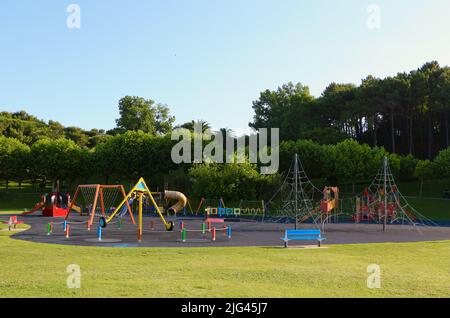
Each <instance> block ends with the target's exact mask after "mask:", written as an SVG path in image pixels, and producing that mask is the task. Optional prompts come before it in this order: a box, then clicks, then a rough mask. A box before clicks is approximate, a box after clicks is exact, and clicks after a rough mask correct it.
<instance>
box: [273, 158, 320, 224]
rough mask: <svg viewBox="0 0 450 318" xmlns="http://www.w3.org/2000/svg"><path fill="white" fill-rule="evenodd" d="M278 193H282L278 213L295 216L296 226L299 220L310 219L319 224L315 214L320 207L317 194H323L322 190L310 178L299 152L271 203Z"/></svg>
mask: <svg viewBox="0 0 450 318" xmlns="http://www.w3.org/2000/svg"><path fill="white" fill-rule="evenodd" d="M278 194H281V206H280V208H279V209H278V214H279V215H280V216H285V217H293V218H295V228H297V224H298V223H299V222H300V223H301V222H305V221H307V220H308V219H311V220H312V221H313V222H314V223H315V224H316V225H317V222H316V221H317V216H315V215H314V214H315V212H317V211H318V210H319V209H320V207H319V206H318V203H317V202H318V200H317V197H316V195H317V194H319V195H321V194H322V191H320V190H319V189H318V188H316V187H315V186H314V184H313V183H312V182H311V180H309V178H308V175H307V174H306V172H305V170H304V168H303V165H302V163H301V161H300V159H299V158H298V155H297V154H295V156H294V159H293V161H292V163H291V167H290V168H289V171H288V173H287V175H286V178H285V180H284V181H283V184H282V185H281V187H280V188H279V190H278V191H277V192H276V193H275V194H274V195H273V197H272V198H271V199H270V200H269V203H270V202H271V201H272V200H273V199H274V198H275V197H276V196H278Z"/></svg>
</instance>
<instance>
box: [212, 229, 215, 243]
mask: <svg viewBox="0 0 450 318" xmlns="http://www.w3.org/2000/svg"><path fill="white" fill-rule="evenodd" d="M212 240H213V241H215V240H216V227H215V226H214V227H213V228H212Z"/></svg>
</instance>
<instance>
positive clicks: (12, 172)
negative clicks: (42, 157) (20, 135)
mask: <svg viewBox="0 0 450 318" xmlns="http://www.w3.org/2000/svg"><path fill="white" fill-rule="evenodd" d="M29 152H30V148H29V147H28V146H27V145H25V144H23V143H21V142H20V141H19V140H17V139H15V138H7V137H5V136H0V176H1V178H3V179H4V180H6V189H8V185H9V181H10V180H14V179H15V180H18V181H19V183H20V181H21V180H22V179H23V178H25V177H26V175H27V169H28V167H27V165H28V159H29Z"/></svg>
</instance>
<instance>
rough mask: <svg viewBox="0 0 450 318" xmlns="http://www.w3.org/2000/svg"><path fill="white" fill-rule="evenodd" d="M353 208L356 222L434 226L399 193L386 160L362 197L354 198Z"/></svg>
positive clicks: (385, 159)
mask: <svg viewBox="0 0 450 318" xmlns="http://www.w3.org/2000/svg"><path fill="white" fill-rule="evenodd" d="M355 206H356V213H355V217H354V218H355V221H356V222H361V221H373V222H378V223H386V224H394V223H396V224H410V225H414V226H415V225H429V226H433V225H436V224H435V223H434V222H433V221H432V220H430V219H429V218H427V217H425V216H424V215H422V214H420V213H419V212H418V211H417V210H416V209H414V208H413V207H412V206H411V205H410V204H409V203H408V200H406V198H405V197H404V196H403V194H402V193H401V192H400V191H399V189H398V186H397V184H396V182H395V180H394V176H393V174H392V171H391V168H390V165H389V161H388V159H387V158H384V161H383V164H382V166H381V167H380V169H379V170H378V173H377V175H376V176H375V178H374V179H373V181H372V183H371V184H370V185H369V187H367V188H366V189H365V190H364V193H363V195H362V196H360V197H357V198H356V202H355Z"/></svg>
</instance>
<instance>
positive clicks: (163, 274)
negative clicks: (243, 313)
mask: <svg viewBox="0 0 450 318" xmlns="http://www.w3.org/2000/svg"><path fill="white" fill-rule="evenodd" d="M226 203H227V202H226V201H225V200H224V199H223V198H219V199H206V198H201V199H200V201H199V202H198V203H195V204H194V203H191V202H190V201H189V199H188V198H187V196H186V195H184V194H183V193H181V192H179V191H175V190H167V189H166V190H164V191H161V192H153V191H152V190H151V189H150V188H149V187H148V186H147V184H146V182H145V180H144V179H143V178H140V179H139V180H138V181H137V183H136V184H135V185H134V186H133V187H131V189H130V190H129V191H128V192H126V191H125V189H124V187H123V186H122V185H102V184H87V185H78V187H77V188H76V190H75V192H74V194H73V196H71V194H69V193H63V192H61V191H60V190H59V188H58V186H57V187H56V188H55V189H54V190H53V191H52V192H51V193H47V194H45V195H42V196H41V200H40V202H38V203H36V205H35V207H34V208H33V209H31V210H28V211H24V212H22V213H19V214H18V213H15V214H7V213H3V214H2V215H1V216H0V219H1V224H0V244H1V246H2V249H1V251H0V257H2V259H3V260H5V266H3V267H2V268H1V269H0V274H1V277H5V278H4V279H3V278H2V282H1V283H0V286H1V287H2V288H1V291H2V293H4V296H8V297H9V296H14V295H20V296H21V297H27V296H31V297H32V296H41V297H42V296H47V297H55V296H56V297H61V296H63V297H66V296H69V297H70V296H79V297H96V296H101V297H106V296H120V297H122V296H123V297H133V296H134V297H173V296H178V297H259V296H261V297H317V296H321V297H326V296H334V297H336V296H337V297H383V296H389V297H399V296H401V297H433V296H443V295H448V286H447V284H446V282H447V281H448V280H449V277H448V275H449V274H448V271H446V270H445V266H444V264H446V262H447V257H446V255H448V249H449V242H450V227H445V226H439V225H438V224H436V223H434V222H433V221H432V220H430V219H428V218H427V217H425V216H423V215H422V214H420V213H419V212H418V211H417V210H415V209H414V207H413V206H411V205H410V204H409V203H408V202H407V200H406V198H405V197H403V196H402V194H401V192H400V189H399V188H398V186H397V184H396V183H395V180H394V179H393V177H392V174H391V173H390V171H389V165H388V162H387V160H385V161H384V163H383V165H382V166H381V167H380V171H379V173H378V175H377V176H376V177H375V179H374V181H373V182H372V183H371V184H370V185H368V186H367V187H366V189H365V190H364V191H363V193H361V194H359V195H357V196H356V197H352V198H348V197H347V198H345V197H343V196H342V195H341V193H340V191H339V188H338V187H335V186H325V187H324V188H323V190H319V189H318V188H316V187H315V186H314V184H313V183H312V182H311V181H310V180H309V179H308V176H307V174H306V172H305V171H304V169H303V167H302V165H301V162H300V160H299V158H298V157H297V156H295V158H294V160H293V163H292V167H291V169H290V170H289V172H288V173H287V174H286V179H285V182H284V183H283V185H282V186H281V188H280V189H279V191H277V192H276V193H274V195H273V197H272V198H271V199H270V200H268V201H267V202H265V201H262V200H261V201H254V202H248V201H244V200H242V201H241V202H240V203H239V204H237V205H235V206H233V207H230V206H227V205H226ZM288 241H289V246H288ZM286 247H289V248H286ZM9 255H14V257H8V256H9ZM30 259H33V262H30ZM67 262H69V263H76V264H79V265H80V266H81V267H82V268H83V272H84V271H87V273H86V275H85V276H83V277H84V278H83V282H84V283H83V284H85V285H83V286H84V287H83V289H80V290H75V291H74V290H67V289H66V288H64V286H63V287H61V286H59V285H61V284H59V283H58V279H59V277H60V276H61V277H63V276H64V274H65V268H63V267H64V266H63V265H64V264H66V263H67ZM372 263H375V264H381V265H382V268H383V273H384V274H383V275H384V276H383V282H384V284H385V285H383V286H384V287H383V288H382V289H377V290H372V289H368V288H367V287H365V280H366V278H365V277H366V276H367V271H366V267H367V264H372ZM60 267H61V268H60ZM8 268H14V271H12V272H10V271H9V270H7V269H8ZM19 272H20V273H21V274H20V275H18V274H17V273H19ZM31 273H39V275H38V276H36V275H32V274H31ZM410 273H420V275H419V276H418V277H412V276H411V274H410ZM105 279H106V281H105ZM281 281H282V282H284V283H283V284H280V282H281ZM305 282H306V283H305ZM307 282H310V283H307ZM58 284H59V285H58ZM105 284H106V285H105ZM305 284H306V287H305V288H298V286H299V285H301V286H305ZM99 285H102V286H103V287H101V288H100V287H99ZM124 285H125V286H124ZM11 286H21V287H19V288H17V287H15V288H12V287H11ZM44 286H45V287H44ZM105 286H106V288H105ZM149 286H157V291H156V289H154V288H150V287H149ZM85 287H86V288H85ZM87 287H88V288H87ZM0 296H1V294H0Z"/></svg>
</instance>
